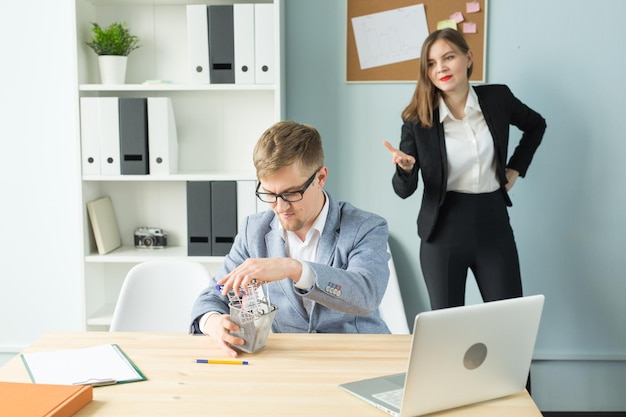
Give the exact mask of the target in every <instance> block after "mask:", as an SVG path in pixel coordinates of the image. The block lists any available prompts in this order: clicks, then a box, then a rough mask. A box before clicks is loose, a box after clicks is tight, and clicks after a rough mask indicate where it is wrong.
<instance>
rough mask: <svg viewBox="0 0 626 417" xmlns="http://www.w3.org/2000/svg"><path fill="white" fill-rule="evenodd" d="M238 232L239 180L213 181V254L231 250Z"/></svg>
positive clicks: (218, 254) (221, 253)
mask: <svg viewBox="0 0 626 417" xmlns="http://www.w3.org/2000/svg"><path fill="white" fill-rule="evenodd" d="M236 234H237V181H213V182H212V183H211V250H212V254H213V256H224V255H227V254H228V252H229V251H230V248H231V247H232V246H233V242H234V241H235V235H236Z"/></svg>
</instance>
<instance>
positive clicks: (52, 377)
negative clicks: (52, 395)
mask: <svg viewBox="0 0 626 417" xmlns="http://www.w3.org/2000/svg"><path fill="white" fill-rule="evenodd" d="M22 361H23V362H24V364H25V365H26V367H27V368H28V372H29V374H30V375H31V379H32V380H33V382H36V383H38V384H59V385H88V384H91V385H99V384H101V383H102V382H105V383H106V381H111V382H112V383H119V382H133V381H142V380H145V377H144V376H143V375H142V374H141V373H140V372H139V371H138V370H137V369H136V368H135V367H134V366H133V364H132V363H131V362H130V361H129V359H128V358H127V357H126V356H125V355H124V354H123V353H122V351H121V349H120V348H119V347H118V346H117V345H114V344H109V345H100V346H93V347H88V348H83V349H67V350H58V351H51V352H36V353H25V354H22Z"/></svg>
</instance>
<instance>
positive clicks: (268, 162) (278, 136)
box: [253, 121, 324, 179]
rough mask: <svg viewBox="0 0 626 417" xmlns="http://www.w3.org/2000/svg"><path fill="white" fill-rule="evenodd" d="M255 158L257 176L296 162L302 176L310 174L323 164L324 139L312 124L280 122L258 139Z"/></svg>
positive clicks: (266, 174) (262, 176) (262, 175)
mask: <svg viewBox="0 0 626 417" xmlns="http://www.w3.org/2000/svg"><path fill="white" fill-rule="evenodd" d="M253 160H254V167H255V168H256V174H257V178H258V179H262V178H266V177H268V176H271V175H273V174H275V173H276V172H277V171H278V170H280V169H282V168H284V167H286V166H289V165H292V164H293V163H297V164H299V168H300V171H301V172H302V174H303V176H306V175H311V174H312V173H313V172H315V170H316V169H319V168H321V167H322V166H323V165H324V150H323V149H322V138H321V136H320V134H319V132H318V131H317V129H315V128H314V127H313V126H310V125H306V124H300V123H296V122H294V121H284V122H278V123H275V124H274V125H272V126H271V127H270V128H268V129H267V130H266V131H265V132H264V133H263V134H262V135H261V137H260V138H259V140H258V142H257V143H256V145H255V147H254V152H253Z"/></svg>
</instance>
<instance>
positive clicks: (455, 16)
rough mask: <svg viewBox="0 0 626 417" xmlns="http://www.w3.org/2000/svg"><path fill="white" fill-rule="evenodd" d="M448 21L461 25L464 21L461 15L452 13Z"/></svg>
mask: <svg viewBox="0 0 626 417" xmlns="http://www.w3.org/2000/svg"><path fill="white" fill-rule="evenodd" d="M450 20H454V21H455V22H456V23H457V24H459V23H461V22H462V21H464V20H465V19H464V18H463V13H461V12H454V13H452V14H451V15H450Z"/></svg>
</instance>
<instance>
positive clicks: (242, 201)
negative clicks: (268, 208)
mask: <svg viewBox="0 0 626 417" xmlns="http://www.w3.org/2000/svg"><path fill="white" fill-rule="evenodd" d="M255 190H256V181H254V180H240V181H237V230H239V227H241V225H242V224H243V221H244V220H245V218H246V216H249V215H251V214H254V213H256V212H257V206H256V202H257V200H258V199H257V198H256V194H254V191H255Z"/></svg>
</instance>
